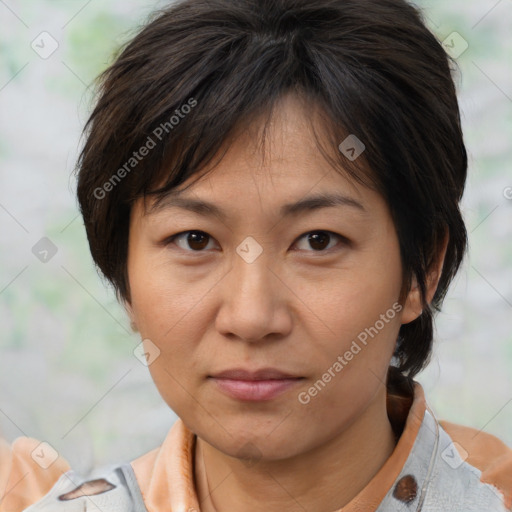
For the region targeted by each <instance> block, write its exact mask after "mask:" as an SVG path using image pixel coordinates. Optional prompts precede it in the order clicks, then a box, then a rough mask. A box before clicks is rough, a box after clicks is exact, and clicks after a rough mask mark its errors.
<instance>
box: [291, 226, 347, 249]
mask: <svg viewBox="0 0 512 512" xmlns="http://www.w3.org/2000/svg"><path fill="white" fill-rule="evenodd" d="M336 238H337V239H338V240H341V242H346V243H348V240H347V239H346V238H345V237H343V236H341V235H337V234H336V233H331V232H330V231H310V232H309V233H304V235H302V236H301V237H300V238H299V241H300V240H303V239H304V240H305V241H306V244H307V245H309V247H312V248H313V251H314V252H326V249H332V247H334V246H335V245H336V244H334V245H330V242H332V240H333V239H336ZM297 243H298V242H297ZM329 246H330V247H329ZM305 250H306V251H307V250H308V249H307V248H306V249H305Z"/></svg>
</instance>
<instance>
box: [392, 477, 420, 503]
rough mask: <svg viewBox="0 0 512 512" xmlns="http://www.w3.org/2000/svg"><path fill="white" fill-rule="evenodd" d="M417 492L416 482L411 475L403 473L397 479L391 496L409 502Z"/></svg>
mask: <svg viewBox="0 0 512 512" xmlns="http://www.w3.org/2000/svg"><path fill="white" fill-rule="evenodd" d="M417 494H418V484H417V483H416V479H415V478H414V477H413V476H412V475H405V476H404V477H402V478H400V480H398V482H397V484H396V485H395V489H394V491H393V497H394V498H396V499H397V500H399V501H403V502H404V503H409V502H410V501H413V500H414V498H416V495H417Z"/></svg>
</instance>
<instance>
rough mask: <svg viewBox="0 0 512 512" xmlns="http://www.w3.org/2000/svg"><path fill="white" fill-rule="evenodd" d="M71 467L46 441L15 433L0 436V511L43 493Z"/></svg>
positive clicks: (16, 508)
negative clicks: (11, 438) (13, 436)
mask: <svg viewBox="0 0 512 512" xmlns="http://www.w3.org/2000/svg"><path fill="white" fill-rule="evenodd" d="M69 469H70V467H69V464H68V462H67V461H66V460H65V459H64V458H62V457H61V456H60V455H59V454H58V453H57V451H56V450H55V449H54V448H53V447H52V446H51V445H50V444H48V443H46V442H42V441H39V440H37V439H34V438H31V437H18V438H17V439H15V440H14V441H13V442H12V443H8V442H7V441H6V440H5V439H2V438H0V512H17V511H20V510H23V509H24V508H25V507H27V506H28V505H30V504H31V503H34V502H35V501H36V500H38V499H40V498H41V497H42V496H44V495H45V494H46V493H47V492H48V491H49V490H50V489H51V487H52V486H53V485H54V484H55V482H56V481H57V480H58V479H59V478H60V477H61V476H62V475H63V474H64V473H65V472H66V471H68V470H69Z"/></svg>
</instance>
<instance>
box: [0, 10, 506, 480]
mask: <svg viewBox="0 0 512 512" xmlns="http://www.w3.org/2000/svg"><path fill="white" fill-rule="evenodd" d="M165 4H166V3H165V2H121V1H118V0H115V1H110V2H108V3H106V2H100V1H98V0H89V1H71V0H67V1H64V0H60V1H59V0H52V1H51V2H50V1H48V0H41V1H39V2H37V3H35V2H31V3H29V2H21V1H19V2H15V1H14V0H5V2H4V1H3V2H1V3H0V27H1V30H0V56H1V60H0V184H1V187H0V226H1V229H0V249H1V250H0V320H1V323H0V325H1V326H2V334H1V340H0V390H1V391H0V432H1V435H3V436H4V437H5V438H6V439H7V440H9V441H12V440H13V439H15V438H16V437H18V436H21V435H28V436H30V437H35V438H37V439H40V440H45V441H47V442H49V443H50V444H52V445H53V446H54V447H55V448H56V449H57V450H58V451H59V452H60V453H62V454H63V455H64V456H65V457H66V458H67V459H68V460H69V462H70V463H71V465H72V467H73V468H74V469H76V470H77V471H80V472H84V473H86V472H89V471H90V470H91V469H92V468H93V467H96V468H98V467H100V466H108V465H112V464H115V463H120V462H124V461H129V460H132V459H133V458H135V457H137V456H139V455H141V454H142V453H145V452H146V451H149V450H150V449H152V448H154V447H156V446H158V445H159V444H160V443H161V442H162V440H163V438H164V436H165V434H166V433H167V431H168V429H169V428H170V426H171V425H172V423H173V421H174V420H175V418H176V416H175V415H174V413H173V412H172V411H170V410H169V408H168V407H167V406H166V405H165V404H164V403H163V401H162V400H161V398H160V396H159V395H158V392H157V391H156V389H155V387H154V385H153V383H152V381H151V379H150V376H149V373H148V371H147V368H146V367H145V366H143V365H142V364H141V363H140V362H139V361H138V360H137V359H136V358H135V357H134V355H133V350H134V348H135V346H136V345H137V344H138V343H139V341H140V340H139V338H138V336H137V335H136V334H133V333H131V331H130V328H129V322H128V320H127V318H126V316H125V313H124V311H123V309H122V308H121V307H120V306H119V305H118V303H117V302H116V300H115V297H114V294H113V292H112V291H111V290H110V288H108V287H107V286H106V285H105V283H103V282H102V281H101V279H100V278H99V277H98V275H97V273H96V271H95V269H94V266H93V263H92V260H91V257H90V254H89V249H88V245H87V240H86V236H85V231H84V227H83V223H82V219H81V217H80V216H79V215H78V210H77V204H76V200H75V197H74V187H75V182H74V177H73V175H72V172H73V167H74V164H75V160H76V156H77V152H78V149H79V147H80V142H81V141H80V132H81V129H82V127H83V125H84V124H85V121H86V120H87V117H88V113H89V112H90V109H91V106H92V101H93V90H92V89H91V87H90V84H91V82H92V81H93V79H94V78H95V76H96V75H97V74H98V73H99V72H101V71H102V70H103V69H104V68H105V67H106V66H107V65H108V64H109V63H110V62H111V60H112V58H113V52H114V51H115V50H116V48H117V47H118V45H119V44H121V43H123V42H124V41H125V40H127V39H128V38H130V37H131V36H132V35H133V34H134V33H136V31H137V29H138V28H139V27H140V25H141V24H142V23H143V22H144V21H145V19H146V17H147V16H148V14H149V13H150V12H151V11H152V10H154V9H155V8H157V7H159V6H163V5H165ZM417 5H419V6H420V7H421V8H422V9H424V12H425V16H426V21H427V23H428V25H429V27H430V28H431V30H432V31H433V32H434V33H435V34H436V35H437V37H438V38H439V39H440V40H441V41H444V40H445V39H446V38H447V37H448V36H451V34H452V33H453V32H454V31H455V32H457V33H458V34H459V35H460V37H461V38H462V39H457V42H456V48H455V49H457V48H458V49H462V48H463V46H461V44H464V43H463V41H466V42H467V44H468V47H467V49H466V50H465V51H464V52H463V53H462V54H461V55H460V56H459V57H458V58H457V62H458V66H459V71H460V72H458V73H457V74H456V75H455V77H456V81H457V87H458V89H459V97H460V104H461V109H462V114H463V123H464V131H465V137H466V143H467V147H468V151H469V154H470V169H469V180H468V186H467V191H466V194H465V197H464V214H465V218H466V222H467V226H468V231H469V234H470V253H469V258H467V259H466V262H465V264H464V268H463V269H462V270H461V272H460V273H459V275H458V277H457V279H456V281H455V283H454V285H453V286H452V289H451V291H450V293H449V295H448V296H447V298H446V301H445V307H444V310H443V312H442V313H441V314H440V315H439V316H438V318H437V335H436V338H437V339H436V345H435V352H434V356H433V359H432V363H431V364H430V366H429V368H428V369H427V370H426V371H425V372H423V374H421V376H420V377H419V378H418V380H419V381H420V382H421V383H422V384H423V386H424V388H425V392H426V396H427V401H428V403H429V404H430V406H431V407H432V408H433V410H434V412H436V414H437V416H438V417H439V418H440V419H446V420H448V421H452V422H455V423H461V424H464V425H469V426H473V427H475V428H478V429H481V428H482V429H484V430H486V431H487V432H491V433H493V434H495V435H497V436H499V437H501V439H503V440H504V441H505V442H506V443H507V444H508V445H510V446H512V428H511V427H512V329H511V323H512V199H507V198H506V197H505V196H506V195H507V194H506V190H507V187H512V172H511V167H510V162H512V69H511V68H512V64H511V63H512V59H511V56H512V37H511V35H510V27H511V26H512V2H511V1H510V0H501V1H496V0H476V1H471V2H467V1H463V0H453V1H451V2H446V1H441V0H430V1H424V2H423V1H422V2H417ZM43 31H44V32H48V34H50V35H51V38H53V39H54V40H55V41H57V43H58V48H57V49H56V51H55V52H54V53H53V54H52V55H50V56H48V57H47V58H42V57H41V56H40V55H38V54H37V53H36V51H34V49H33V48H32V47H31V43H32V41H34V40H36V42H37V41H40V38H41V37H45V38H48V37H49V36H46V35H45V36H40V34H41V32H43ZM451 37H453V36H451ZM457 37H459V36H457ZM51 44H53V43H52V40H51V39H45V44H44V45H43V46H44V51H49V49H51ZM40 46H42V45H41V44H40ZM40 50H41V51H43V48H41V49H40ZM509 197H510V196H509ZM43 237H47V238H48V239H49V240H51V242H52V243H53V244H54V246H55V248H56V250H57V252H56V254H55V255H54V256H53V257H52V258H51V259H49V261H47V262H46V263H45V262H42V261H40V260H39V259H38V258H36V256H35V255H34V253H33V247H34V245H35V244H37V243H38V242H39V241H40V240H41V239H42V238H43ZM40 243H44V242H40ZM36 247H37V246H36ZM36 252H37V251H36Z"/></svg>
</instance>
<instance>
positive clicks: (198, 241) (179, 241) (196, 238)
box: [164, 230, 349, 252]
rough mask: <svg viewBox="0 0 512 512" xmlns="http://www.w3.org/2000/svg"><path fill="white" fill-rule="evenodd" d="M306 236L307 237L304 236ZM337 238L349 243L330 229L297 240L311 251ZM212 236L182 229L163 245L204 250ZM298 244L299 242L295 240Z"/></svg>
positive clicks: (194, 250) (196, 250)
mask: <svg viewBox="0 0 512 512" xmlns="http://www.w3.org/2000/svg"><path fill="white" fill-rule="evenodd" d="M306 237H307V238H306ZM335 239H338V240H340V241H341V242H342V243H343V242H345V243H349V241H348V240H347V239H346V238H345V237H343V236H341V235H338V234H336V233H332V232H330V231H310V232H308V233H304V234H303V235H302V236H301V237H300V238H299V239H298V240H299V241H301V240H305V243H306V244H308V245H309V247H310V248H312V249H313V252H326V251H327V250H328V249H332V247H334V246H335V245H336V244H334V245H332V242H333V240H335ZM211 240H213V238H212V237H211V236H210V235H209V234H208V233H205V232H204V231H196V230H194V231H183V232H182V233H178V234H177V235H173V236H171V237H169V238H168V239H166V240H165V242H164V243H165V245H169V244H171V243H174V244H175V245H177V246H178V247H180V248H181V249H183V250H185V251H187V252H204V250H205V249H208V243H209V242H210V241H211ZM297 244H299V242H297ZM210 249H211V247H210ZM299 249H300V250H306V251H309V249H307V248H305V249H304V247H303V248H300V247H299Z"/></svg>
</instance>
